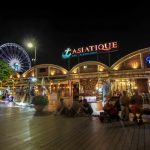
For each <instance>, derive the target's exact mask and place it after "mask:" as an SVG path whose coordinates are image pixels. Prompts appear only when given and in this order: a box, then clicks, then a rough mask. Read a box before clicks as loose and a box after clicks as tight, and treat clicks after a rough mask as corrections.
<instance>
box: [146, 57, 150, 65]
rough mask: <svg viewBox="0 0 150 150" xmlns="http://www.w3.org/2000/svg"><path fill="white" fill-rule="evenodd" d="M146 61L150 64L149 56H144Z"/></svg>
mask: <svg viewBox="0 0 150 150" xmlns="http://www.w3.org/2000/svg"><path fill="white" fill-rule="evenodd" d="M146 61H147V63H148V64H149V65H150V56H147V57H146Z"/></svg>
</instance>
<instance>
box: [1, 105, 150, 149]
mask: <svg viewBox="0 0 150 150" xmlns="http://www.w3.org/2000/svg"><path fill="white" fill-rule="evenodd" d="M149 149H150V123H149V122H146V123H145V124H144V125H141V126H139V125H135V124H133V123H132V122H126V123H123V122H113V123H104V124H102V123H100V121H99V119H98V118H97V117H93V118H92V119H90V118H88V117H76V118H67V117H63V116H54V115H53V114H51V113H45V114H43V115H42V116H40V115H35V112H34V110H33V109H32V108H19V107H2V106H0V150H149Z"/></svg>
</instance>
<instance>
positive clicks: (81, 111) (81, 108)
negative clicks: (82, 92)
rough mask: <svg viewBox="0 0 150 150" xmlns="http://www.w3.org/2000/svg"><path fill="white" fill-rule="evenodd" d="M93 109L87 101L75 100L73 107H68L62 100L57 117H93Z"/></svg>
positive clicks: (57, 109)
mask: <svg viewBox="0 0 150 150" xmlns="http://www.w3.org/2000/svg"><path fill="white" fill-rule="evenodd" d="M92 113H93V109H92V107H91V105H90V104H89V103H88V102H87V99H83V100H74V101H73V104H72V106H69V107H67V106H66V105H65V103H64V99H63V98H61V99H60V105H59V106H58V107H57V108H56V111H55V115H59V114H61V115H66V116H69V117H75V116H85V115H86V116H91V115H92Z"/></svg>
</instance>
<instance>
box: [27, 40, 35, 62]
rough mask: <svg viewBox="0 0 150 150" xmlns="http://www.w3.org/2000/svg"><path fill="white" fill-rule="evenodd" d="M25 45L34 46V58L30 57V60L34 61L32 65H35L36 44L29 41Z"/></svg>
mask: <svg viewBox="0 0 150 150" xmlns="http://www.w3.org/2000/svg"><path fill="white" fill-rule="evenodd" d="M27 47H28V48H34V58H33V59H32V61H34V65H36V46H35V45H33V43H31V42H29V43H27Z"/></svg>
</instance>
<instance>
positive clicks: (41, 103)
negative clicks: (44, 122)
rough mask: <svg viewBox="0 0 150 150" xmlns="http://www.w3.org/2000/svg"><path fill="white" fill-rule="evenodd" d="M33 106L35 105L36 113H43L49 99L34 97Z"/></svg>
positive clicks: (40, 96)
mask: <svg viewBox="0 0 150 150" xmlns="http://www.w3.org/2000/svg"><path fill="white" fill-rule="evenodd" d="M32 104H33V105H34V108H35V109H36V111H42V110H43V109H44V107H45V106H46V105H48V97H47V96H42V95H37V96H34V97H33V99H32Z"/></svg>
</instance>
